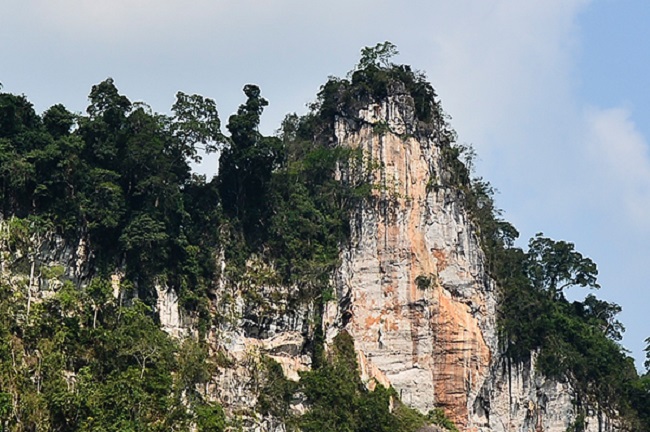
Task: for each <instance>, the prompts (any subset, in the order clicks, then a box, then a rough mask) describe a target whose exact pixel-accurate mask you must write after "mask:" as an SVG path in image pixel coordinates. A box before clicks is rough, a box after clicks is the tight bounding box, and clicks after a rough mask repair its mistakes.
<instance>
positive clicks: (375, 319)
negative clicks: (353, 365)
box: [325, 95, 497, 430]
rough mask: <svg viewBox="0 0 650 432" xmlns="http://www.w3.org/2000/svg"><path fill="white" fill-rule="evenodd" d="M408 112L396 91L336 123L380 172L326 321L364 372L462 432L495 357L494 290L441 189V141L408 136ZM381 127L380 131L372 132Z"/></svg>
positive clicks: (461, 215) (343, 141)
mask: <svg viewBox="0 0 650 432" xmlns="http://www.w3.org/2000/svg"><path fill="white" fill-rule="evenodd" d="M404 99H406V100H404ZM409 106H411V104H410V103H409V101H408V96H406V95H404V96H399V95H394V96H391V97H390V98H389V99H387V100H386V101H385V102H384V103H382V104H381V105H371V106H369V107H368V109H366V110H362V111H361V112H360V113H359V117H360V120H361V122H360V123H361V126H360V127H359V126H358V124H355V125H350V124H349V123H347V122H344V121H339V122H338V124H337V127H336V138H337V140H338V142H339V144H340V145H347V146H351V147H353V148H361V149H363V152H364V154H365V155H367V156H368V157H370V159H371V160H372V162H374V163H377V164H378V165H379V167H380V168H379V169H378V170H376V174H375V178H374V179H373V180H374V183H375V184H376V185H378V190H377V192H376V193H375V196H374V199H373V200H371V201H372V203H371V204H369V205H367V206H366V207H364V208H363V209H361V210H360V211H359V212H358V214H357V215H355V219H354V220H355V223H354V227H353V229H354V231H353V242H352V245H351V247H349V248H348V249H346V250H345V251H343V263H342V266H341V268H340V271H339V273H338V275H337V288H338V290H337V294H338V298H339V302H338V303H332V304H331V305H329V307H328V313H327V314H326V322H325V325H326V326H327V327H328V336H330V337H332V336H333V335H334V334H335V333H336V332H337V331H339V330H340V329H341V328H345V329H347V330H348V331H349V333H350V334H351V335H352V336H353V338H354V339H355V344H356V348H357V349H358V351H359V352H360V353H361V354H362V355H363V357H364V358H365V359H367V364H368V367H367V369H368V370H376V371H378V372H379V374H378V375H379V376H377V378H378V380H379V381H380V382H385V381H388V382H389V383H390V384H391V385H392V386H393V387H394V388H395V389H396V390H397V392H398V394H399V395H400V397H401V399H402V401H403V402H405V403H406V404H408V405H410V406H412V407H414V408H417V409H419V410H420V411H422V412H427V411H429V410H431V409H433V408H434V406H441V407H444V408H445V410H446V411H447V412H448V414H449V416H450V417H451V419H452V420H453V421H454V422H455V423H456V424H457V425H458V426H459V427H460V428H462V429H464V430H465V429H467V430H469V429H468V428H470V427H471V419H470V418H469V413H470V412H471V409H472V406H473V404H474V400H475V399H476V397H477V396H478V394H479V392H480V390H481V388H482V386H483V384H484V382H485V380H486V378H487V377H488V375H489V370H490V362H491V358H492V353H494V352H496V346H497V340H496V333H495V329H496V325H495V316H496V313H495V307H496V301H495V294H494V290H493V285H494V284H493V283H492V281H491V280H489V278H487V277H486V274H485V270H484V267H483V260H484V258H483V255H482V253H481V251H480V248H479V246H478V244H477V240H476V238H475V236H474V234H473V232H472V227H471V224H470V223H469V221H468V216H467V214H466V212H465V211H464V209H463V208H462V206H461V205H460V203H459V197H458V195H457V192H456V191H455V190H453V189H451V188H443V187H440V186H439V185H438V184H437V181H438V180H437V176H440V175H443V174H444V173H445V170H446V169H447V168H446V167H444V166H442V158H441V152H442V151H443V148H442V146H441V144H440V142H439V139H442V137H441V136H439V133H437V132H434V134H433V135H432V136H429V137H426V138H422V137H421V138H415V137H413V136H412V134H411V130H412V125H413V124H415V122H416V120H415V118H414V114H413V112H412V110H410V109H409V108H408V107H409ZM378 124H381V125H384V129H387V130H388V131H387V132H386V131H384V132H383V133H376V132H375V131H376V129H377V126H376V125H378ZM369 377H372V374H370V376H369Z"/></svg>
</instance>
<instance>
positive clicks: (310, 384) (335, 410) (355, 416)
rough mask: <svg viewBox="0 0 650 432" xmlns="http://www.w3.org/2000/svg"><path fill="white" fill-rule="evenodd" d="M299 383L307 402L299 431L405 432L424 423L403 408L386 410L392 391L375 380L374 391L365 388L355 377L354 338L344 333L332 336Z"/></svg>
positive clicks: (356, 372)
mask: <svg viewBox="0 0 650 432" xmlns="http://www.w3.org/2000/svg"><path fill="white" fill-rule="evenodd" d="M299 385H300V390H301V391H302V392H303V394H304V395H305V397H306V398H307V402H308V403H309V404H310V409H309V411H307V412H306V413H305V414H304V415H303V416H302V418H300V420H299V425H300V428H301V430H303V431H307V432H309V431H332V432H343V431H349V432H350V431H355V432H356V431H358V432H380V431H386V432H389V431H390V432H401V431H404V432H406V431H415V430H416V429H417V428H419V427H421V426H422V425H423V424H424V423H425V420H424V419H422V418H421V416H419V415H418V414H417V413H416V412H414V411H412V410H409V409H408V408H406V407H401V408H400V409H399V410H398V411H397V412H396V413H392V412H391V411H390V404H391V400H395V399H396V398H395V394H394V391H393V390H391V389H387V388H385V387H383V386H382V385H381V384H379V383H376V386H375V389H374V391H368V390H367V389H366V387H365V386H364V385H363V383H362V382H361V379H360V378H359V370H358V365H357V359H356V353H355V351H354V341H353V340H352V338H351V337H350V335H349V334H348V333H346V332H342V333H339V334H338V335H337V336H336V337H335V338H334V340H333V344H332V346H331V351H330V353H329V355H328V357H327V359H326V360H325V361H324V362H323V363H322V365H321V366H320V367H319V368H317V369H314V370H312V371H309V372H303V373H301V378H300V382H299ZM396 403H397V404H399V402H396Z"/></svg>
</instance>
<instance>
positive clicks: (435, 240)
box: [171, 94, 616, 432]
mask: <svg viewBox="0 0 650 432" xmlns="http://www.w3.org/2000/svg"><path fill="white" fill-rule="evenodd" d="M412 106H413V104H412V100H410V99H409V96H407V95H400V94H394V95H392V96H390V97H389V98H388V99H387V100H386V101H384V102H383V103H382V104H375V105H370V106H368V107H366V108H364V109H362V110H360V111H359V114H358V118H357V119H354V120H353V121H350V120H349V119H339V120H338V121H337V123H336V128H335V134H336V141H337V145H342V146H350V147H352V148H361V149H362V150H363V153H364V155H365V156H366V157H368V158H369V159H370V161H371V163H373V164H375V165H377V166H379V168H378V169H377V170H375V171H374V173H375V174H374V178H373V179H372V181H373V183H374V184H375V185H376V186H377V187H376V189H375V192H374V193H373V197H372V199H371V200H369V202H368V203H367V204H365V205H364V206H363V208H361V209H359V210H358V211H357V212H356V214H354V215H353V217H352V241H351V243H350V245H349V246H348V247H346V248H345V249H344V250H342V251H341V266H340V268H339V270H338V271H337V273H336V274H335V275H334V276H333V277H334V279H333V281H334V285H335V286H336V292H335V299H334V300H332V301H330V302H329V303H327V304H326V305H325V309H324V313H323V322H322V325H323V330H324V333H325V336H326V343H327V342H331V340H332V339H333V337H334V336H335V335H336V334H337V333H338V332H340V331H341V330H343V329H345V330H346V331H348V332H349V333H350V334H351V335H352V337H353V338H354V341H355V348H356V350H357V354H358V361H359V365H360V368H361V373H362V378H363V379H364V380H365V381H366V382H367V383H368V385H369V387H371V388H372V386H374V385H375V381H377V382H378V383H381V384H383V385H385V386H393V387H394V388H395V390H396V391H397V393H398V394H399V396H400V398H401V400H402V401H403V402H404V403H406V404H407V405H409V406H411V407H414V408H416V409H418V410H420V411H421V412H427V411H429V410H431V409H433V408H434V407H442V408H443V409H444V410H445V412H446V414H447V415H448V416H449V417H450V418H451V419H452V420H453V421H454V422H455V423H456V425H457V426H458V428H459V429H460V430H463V431H481V432H488V431H490V432H502V431H503V432H505V431H558V432H559V431H562V432H564V431H565V430H567V428H569V427H570V426H571V425H572V422H573V421H574V420H575V417H576V413H575V411H574V407H573V404H572V396H573V391H572V389H571V387H570V385H569V384H568V383H562V382H556V381H553V380H548V379H546V378H545V377H543V376H540V375H539V373H538V372H536V370H535V367H534V356H533V363H532V364H531V363H528V364H509V363H508V361H507V359H505V358H503V357H502V356H501V355H500V352H499V346H498V337H497V324H496V302H497V292H496V286H495V283H494V281H493V280H491V279H490V277H489V276H488V275H487V273H486V270H485V268H484V261H485V258H484V254H483V252H482V251H481V248H480V246H479V244H478V241H477V237H476V236H475V234H474V231H473V230H474V228H473V226H472V224H471V222H470V221H469V217H468V214H467V212H466V211H465V209H464V208H463V205H462V200H461V197H460V196H459V195H458V191H457V190H456V189H455V188H452V187H443V186H442V185H441V183H442V181H441V179H444V178H448V177H449V176H450V175H451V174H450V172H449V167H447V166H445V162H444V158H443V155H442V153H443V151H444V146H445V145H448V143H447V144H445V143H443V141H445V140H446V137H445V136H444V135H443V132H441V131H433V133H427V134H424V135H426V136H425V137H423V136H422V135H420V136H418V135H419V134H418V133H417V126H416V125H417V120H416V118H415V114H414V112H413V109H412ZM341 175H346V174H345V173H341ZM224 265H225V263H224ZM249 271H250V272H251V274H254V273H255V272H259V271H260V270H259V269H257V270H255V265H254V264H251V268H250V269H249ZM267 271H272V269H267ZM245 279H246V278H245ZM253 285H254V284H253ZM255 290H257V291H259V292H261V297H262V298H265V299H271V298H273V299H275V301H274V302H267V303H264V302H262V306H260V305H259V303H255V304H257V306H255V307H252V306H251V302H249V301H247V299H246V295H247V294H246V293H247V291H246V289H244V288H242V285H239V286H236V285H234V284H229V283H228V282H227V281H225V280H224V281H222V284H221V289H220V290H219V292H218V293H217V301H216V302H215V308H219V307H221V308H222V309H221V310H220V311H219V313H220V314H224V312H225V310H224V309H223V306H217V305H218V304H219V303H220V302H219V299H220V298H221V299H223V298H226V297H227V298H229V299H234V300H231V301H230V302H228V303H227V304H229V306H227V308H229V310H230V312H229V313H226V315H228V314H230V316H232V317H233V318H232V321H231V322H229V323H225V324H224V325H222V326H221V327H215V328H213V330H212V332H211V340H212V346H213V348H214V352H215V353H216V352H222V353H225V355H227V356H228V357H229V358H230V360H231V362H230V364H229V365H226V366H225V367H223V368H221V370H220V372H219V374H217V375H216V376H215V379H214V380H213V383H212V385H211V387H210V392H211V393H212V396H213V397H214V398H215V399H218V400H220V401H221V403H223V404H224V405H225V407H226V408H227V409H229V410H230V411H231V412H238V411H239V412H241V410H242V409H248V410H253V409H254V406H255V403H256V400H257V399H256V396H255V395H256V392H259V391H260V388H259V387H258V386H257V383H258V382H259V377H258V374H259V370H260V366H259V365H260V356H261V355H262V354H265V355H268V356H270V357H271V358H273V359H274V360H276V361H277V362H279V363H280V365H281V366H282V368H283V371H284V373H285V375H286V376H287V377H288V378H289V379H292V380H297V379H299V376H298V371H300V370H306V369H308V368H310V357H309V355H308V351H309V349H308V347H309V346H311V343H312V340H311V339H312V337H313V331H314V328H313V323H314V321H313V319H314V317H315V315H314V310H313V308H312V307H310V306H301V307H296V306H295V305H294V306H290V305H289V303H290V302H289V301H288V300H287V299H288V297H289V294H288V293H289V291H290V290H289V289H288V288H287V287H278V286H275V287H274V286H258V287H255ZM215 311H216V309H215ZM171 327H174V325H171ZM294 409H297V410H299V411H300V410H303V409H304V407H303V406H302V405H300V404H298V405H297V406H294ZM591 414H593V416H592V417H590V418H589V419H588V422H587V430H588V431H609V430H616V429H615V427H614V426H612V425H610V424H609V421H608V420H607V419H606V418H604V417H603V416H599V415H598V414H597V413H591ZM249 427H251V428H257V429H258V430H275V429H276V428H278V427H279V428H280V429H279V430H282V426H278V425H277V424H276V423H274V421H273V419H263V418H258V421H257V422H255V424H254V425H253V424H251V425H249Z"/></svg>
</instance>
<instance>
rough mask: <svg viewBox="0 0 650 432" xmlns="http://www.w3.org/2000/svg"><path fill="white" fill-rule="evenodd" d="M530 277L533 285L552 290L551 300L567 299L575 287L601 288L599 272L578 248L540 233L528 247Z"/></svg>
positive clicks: (550, 291) (549, 291)
mask: <svg viewBox="0 0 650 432" xmlns="http://www.w3.org/2000/svg"><path fill="white" fill-rule="evenodd" d="M527 255H528V276H529V278H530V280H531V281H532V283H533V286H534V287H535V288H537V289H540V290H546V291H548V293H549V295H550V297H551V298H554V299H557V298H560V297H562V296H563V290H564V289H566V288H568V287H571V286H581V287H590V288H596V289H597V288H600V285H598V283H597V281H596V277H597V275H598V269H597V267H596V264H595V263H594V262H593V261H592V260H591V259H590V258H586V257H583V256H582V254H581V253H579V252H577V251H576V250H575V249H574V245H573V243H568V242H565V241H555V240H552V239H549V238H546V237H543V234H541V233H539V234H537V235H536V236H535V237H534V238H532V239H531V240H530V243H529V244H528V254H527Z"/></svg>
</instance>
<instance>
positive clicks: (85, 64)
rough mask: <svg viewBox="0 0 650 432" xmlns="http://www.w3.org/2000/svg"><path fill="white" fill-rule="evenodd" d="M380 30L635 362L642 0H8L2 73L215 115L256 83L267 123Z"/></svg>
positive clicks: (648, 58) (642, 203) (648, 300)
mask: <svg viewBox="0 0 650 432" xmlns="http://www.w3.org/2000/svg"><path fill="white" fill-rule="evenodd" d="M384 40H390V41H392V42H393V43H395V44H396V45H397V46H398V47H399V50H400V52H401V55H400V56H399V57H398V58H397V59H396V61H398V62H403V63H408V64H411V65H413V66H414V67H415V68H417V69H421V70H423V71H425V72H426V73H427V75H428V77H429V78H430V80H431V82H432V83H433V85H434V87H435V88H436V89H437V91H438V93H439V96H440V98H441V100H442V103H443V107H444V109H445V110H446V111H447V112H448V113H449V114H450V115H451V116H452V118H453V120H452V125H453V126H454V127H455V129H456V130H457V132H458V136H459V141H461V142H463V143H469V144H472V145H473V146H474V147H475V148H476V150H477V152H478V155H479V161H478V164H477V174H478V175H480V176H483V177H485V178H486V179H488V180H490V181H491V182H492V183H493V184H494V185H495V186H496V188H497V189H498V190H499V191H500V193H499V194H498V195H497V204H499V206H500V207H502V208H503V209H504V211H505V214H504V216H505V217H506V219H508V220H510V221H511V222H513V223H514V224H515V226H517V228H518V229H519V230H520V231H521V233H522V239H523V241H522V244H525V243H526V239H527V238H529V237H531V236H532V235H534V234H535V233H536V232H540V231H541V232H544V233H545V234H546V235H548V236H550V237H553V238H556V239H565V240H569V241H573V242H574V243H575V244H576V248H577V249H578V250H579V251H581V252H582V253H584V254H585V255H588V256H590V257H592V258H593V259H594V260H595V261H596V262H597V263H598V265H599V269H600V275H601V277H600V282H601V285H602V286H603V288H602V289H601V290H600V293H599V296H601V297H603V298H605V299H607V300H609V301H613V302H616V303H618V304H620V305H621V306H623V309H624V312H623V314H622V315H621V320H622V321H623V322H624V324H625V325H626V327H627V329H628V331H627V333H626V337H625V339H624V343H625V346H626V347H627V348H628V349H630V350H632V352H633V354H634V355H635V357H636V358H637V364H638V365H639V366H640V365H641V363H642V361H641V358H642V355H643V353H642V349H643V340H644V339H645V338H646V337H648V336H650V324H649V323H650V320H648V319H647V318H646V316H647V314H648V312H647V310H648V306H649V305H650V289H649V287H650V272H648V270H647V267H648V265H649V264H650V248H649V247H648V245H650V150H649V148H648V147H649V143H650V98H649V96H650V94H649V93H650V92H649V89H650V82H649V81H650V78H649V77H650V55H649V54H650V44H648V41H650V3H648V2H647V0H643V1H642V0H527V1H521V0H455V1H453V2H450V1H447V0H407V1H400V2H398V1H394V0H391V1H389V0H356V1H349V0H346V1H344V0H330V1H328V2H305V1H304V0H302V1H301V0H276V1H274V2H263V1H261V0H237V1H234V0H193V1H192V2H179V1H176V0H94V1H92V2H89V1H87V0H59V1H57V2H52V1H49V0H5V1H4V2H3V11H2V14H0V41H2V42H0V55H1V58H2V61H1V62H0V82H2V83H3V84H4V91H9V92H13V93H24V94H26V95H27V96H28V97H29V98H30V100H32V102H33V103H34V104H35V106H36V108H37V109H38V110H39V111H42V110H44V109H46V108H47V107H49V106H51V105H53V104H55V103H63V104H64V105H66V106H67V107H68V108H69V109H71V110H74V111H83V110H84V109H85V106H86V96H87V94H88V93H89V91H90V87H91V86H92V85H93V84H96V83H98V82H100V81H102V80H103V79H105V78H106V77H108V76H111V77H113V78H114V79H115V82H116V85H117V86H118V88H119V89H120V90H121V91H122V92H123V93H124V94H126V95H127V96H128V97H129V98H130V99H131V100H144V101H146V102H147V103H149V104H150V105H151V106H152V108H153V109H154V110H156V111H161V112H166V111H168V110H169V107H170V106H171V104H172V103H173V101H174V94H175V93H176V91H178V90H182V91H184V92H186V93H200V94H203V95H204V96H207V97H211V98H213V99H215V100H216V102H217V106H218V108H219V111H220V114H221V117H222V120H224V121H225V120H226V119H227V117H228V115H229V114H230V113H232V112H233V111H235V110H236V108H237V105H238V104H239V103H241V102H242V101H243V97H242V96H243V95H242V93H241V88H242V87H243V86H244V84H246V83H256V84H258V85H260V87H261V88H262V92H263V94H264V96H266V97H267V98H268V99H269V100H270V102H271V105H270V106H269V107H268V109H267V110H266V112H265V115H264V118H263V124H262V128H263V130H264V131H265V132H267V133H270V132H272V131H273V130H275V128H277V126H278V124H279V122H280V120H281V119H282V118H283V117H284V115H285V114H286V113H287V112H293V111H298V112H303V111H304V106H305V104H306V103H308V102H310V101H311V100H313V98H314V96H315V94H316V92H317V91H318V88H319V86H320V85H321V84H322V83H323V82H324V81H325V80H326V79H327V76H328V75H339V76H342V75H344V74H345V73H346V72H347V71H348V70H349V69H350V68H352V67H353V66H354V64H355V63H356V62H357V60H358V53H359V49H360V48H361V47H363V46H367V45H374V44H375V43H377V42H381V41H384ZM214 166H215V162H214V161H213V160H207V161H206V163H205V164H204V165H203V167H202V168H201V169H202V170H203V171H205V172H211V171H212V170H213V169H214ZM584 294H585V293H584V292H581V291H580V290H576V291H575V292H574V293H573V294H572V295H573V296H576V297H578V296H581V295H584Z"/></svg>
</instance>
